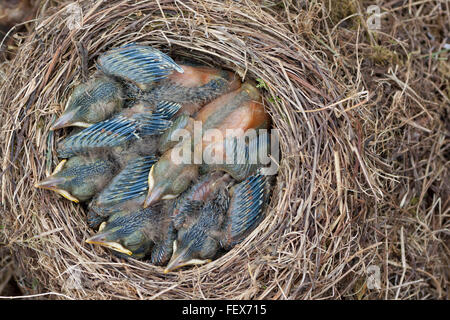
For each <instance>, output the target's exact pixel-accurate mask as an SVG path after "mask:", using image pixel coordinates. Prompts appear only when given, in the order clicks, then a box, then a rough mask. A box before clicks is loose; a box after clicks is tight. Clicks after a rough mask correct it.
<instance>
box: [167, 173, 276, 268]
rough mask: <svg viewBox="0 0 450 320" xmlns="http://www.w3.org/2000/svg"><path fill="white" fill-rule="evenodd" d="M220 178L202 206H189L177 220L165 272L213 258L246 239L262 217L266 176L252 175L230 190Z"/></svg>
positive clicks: (265, 199) (205, 261)
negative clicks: (190, 208) (175, 235)
mask: <svg viewBox="0 0 450 320" xmlns="http://www.w3.org/2000/svg"><path fill="white" fill-rule="evenodd" d="M219 181H220V182H219V183H218V184H216V185H215V186H212V189H213V190H212V192H210V194H209V195H208V196H207V197H206V201H205V202H204V203H203V205H202V206H201V208H200V209H199V210H198V209H197V210H187V214H185V215H184V216H185V217H181V218H178V219H176V220H174V221H176V223H174V226H175V227H176V228H178V235H177V240H175V241H174V249H173V251H174V253H173V255H172V258H171V259H170V261H169V263H168V265H167V267H166V269H165V271H164V272H165V273H168V272H170V271H173V270H175V269H178V268H180V267H183V266H187V265H194V264H203V263H207V262H210V261H211V260H212V259H214V258H215V257H216V256H217V254H218V252H219V250H220V249H221V248H222V249H225V250H230V249H231V248H233V247H234V246H235V245H236V244H238V243H240V242H241V241H243V240H244V238H245V237H246V236H247V235H248V234H249V233H250V232H251V231H252V230H254V228H255V227H256V226H257V225H258V223H259V222H260V221H261V219H262V217H263V211H264V210H263V209H264V206H265V204H266V202H267V196H268V185H267V179H266V177H265V176H263V175H261V174H260V173H257V174H255V175H252V176H250V177H248V178H247V179H245V180H244V181H243V182H241V183H239V184H237V185H235V186H234V187H233V189H232V190H231V191H228V188H227V185H226V184H223V183H222V182H223V181H221V180H219ZM212 183H213V184H215V182H212Z"/></svg>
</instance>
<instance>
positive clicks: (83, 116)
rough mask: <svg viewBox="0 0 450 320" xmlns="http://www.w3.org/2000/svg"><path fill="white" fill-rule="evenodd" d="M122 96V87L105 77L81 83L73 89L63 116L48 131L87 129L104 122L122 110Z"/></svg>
mask: <svg viewBox="0 0 450 320" xmlns="http://www.w3.org/2000/svg"><path fill="white" fill-rule="evenodd" d="M123 95H124V92H123V89H122V86H121V85H120V84H119V83H118V82H116V81H114V80H113V79H110V78H108V77H105V76H102V77H97V78H93V79H91V80H89V81H88V82H86V83H82V84H80V85H78V86H76V87H75V89H74V90H73V92H72V94H71V95H70V97H69V99H68V100H67V104H66V108H65V110H64V112H63V114H62V115H61V116H60V117H59V118H58V119H57V120H56V122H55V123H54V124H53V125H52V127H51V128H50V129H51V130H56V129H60V128H64V127H68V126H79V127H84V128H87V127H89V126H90V125H91V124H93V123H96V122H99V121H102V120H105V119H107V118H109V117H110V116H112V115H113V114H115V113H117V112H119V111H120V110H121V109H122V107H123Z"/></svg>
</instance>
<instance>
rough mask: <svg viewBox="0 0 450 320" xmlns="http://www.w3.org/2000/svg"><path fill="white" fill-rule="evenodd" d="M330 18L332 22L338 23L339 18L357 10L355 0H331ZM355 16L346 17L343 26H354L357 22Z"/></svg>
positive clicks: (343, 17) (341, 18)
mask: <svg viewBox="0 0 450 320" xmlns="http://www.w3.org/2000/svg"><path fill="white" fill-rule="evenodd" d="M328 5H329V8H328V10H329V13H330V19H331V22H332V23H333V24H338V23H339V22H340V21H341V20H343V19H345V18H346V17H348V16H351V15H353V14H355V13H356V12H357V7H356V0H331V1H330V2H329V3H328ZM358 22H359V20H358V17H357V16H354V17H352V18H350V19H347V20H346V22H345V23H344V25H342V26H343V27H354V26H356V25H357V24H358Z"/></svg>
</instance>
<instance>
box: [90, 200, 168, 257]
mask: <svg viewBox="0 0 450 320" xmlns="http://www.w3.org/2000/svg"><path fill="white" fill-rule="evenodd" d="M142 201H143V199H140V201H128V203H127V206H123V207H122V209H121V210H118V211H116V212H115V213H114V214H113V215H111V216H110V217H109V219H108V221H106V222H103V223H102V224H101V225H100V228H99V231H98V233H97V234H96V235H94V236H93V237H90V238H89V239H87V240H86V242H87V243H91V244H98V245H102V246H104V247H107V248H110V249H113V250H115V251H117V252H119V253H122V254H124V255H127V256H131V257H133V258H137V259H139V258H144V257H145V256H147V254H149V253H150V255H151V262H152V263H153V264H155V265H163V264H166V263H167V261H168V260H169V259H170V256H171V255H172V242H173V240H174V239H175V230H174V228H173V224H172V222H171V219H170V206H171V205H172V204H171V203H165V204H164V205H161V204H158V205H156V206H152V207H149V208H145V209H143V208H142V207H141V205H140V204H141V203H142Z"/></svg>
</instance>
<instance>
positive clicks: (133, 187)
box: [94, 156, 156, 208]
mask: <svg viewBox="0 0 450 320" xmlns="http://www.w3.org/2000/svg"><path fill="white" fill-rule="evenodd" d="M155 162H156V158H155V157H154V156H145V157H138V158H136V159H133V160H130V162H129V163H128V164H127V165H126V167H125V168H124V169H123V170H122V171H120V173H119V174H118V175H117V176H115V177H114V179H113V180H112V181H111V182H110V183H109V185H108V186H107V187H106V188H105V189H103V191H102V192H101V193H100V194H99V195H98V197H97V198H96V200H95V203H94V205H95V204H97V205H99V206H101V207H104V208H108V207H113V206H115V205H117V204H119V203H122V202H125V201H128V200H131V199H135V198H138V197H141V196H144V195H145V194H146V193H147V189H148V180H147V179H148V174H149V172H150V169H151V167H152V165H153V164H154V163H155Z"/></svg>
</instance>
